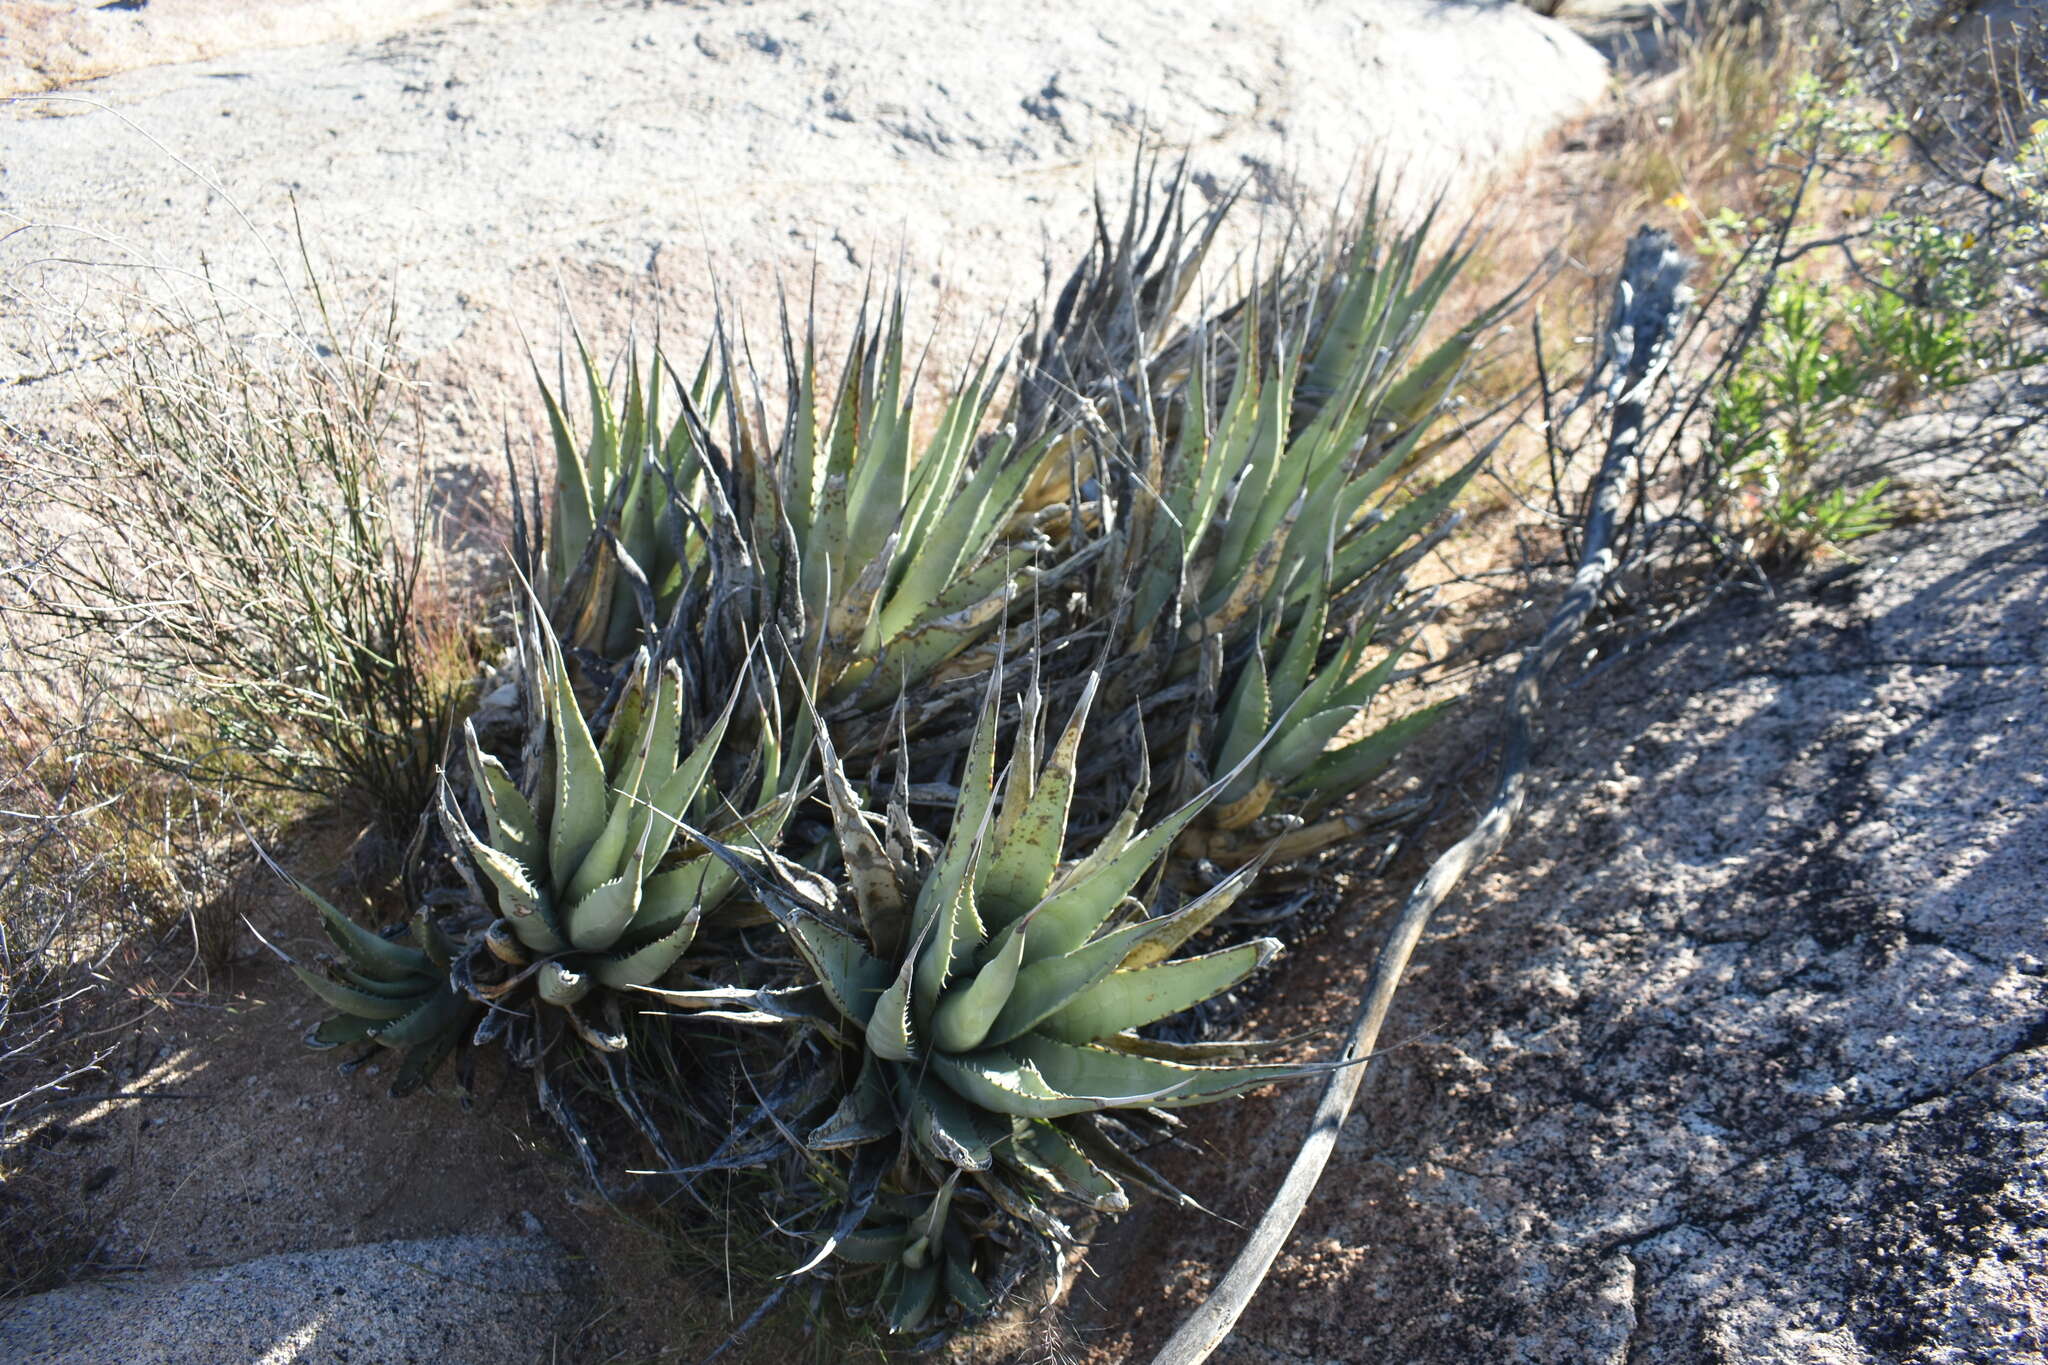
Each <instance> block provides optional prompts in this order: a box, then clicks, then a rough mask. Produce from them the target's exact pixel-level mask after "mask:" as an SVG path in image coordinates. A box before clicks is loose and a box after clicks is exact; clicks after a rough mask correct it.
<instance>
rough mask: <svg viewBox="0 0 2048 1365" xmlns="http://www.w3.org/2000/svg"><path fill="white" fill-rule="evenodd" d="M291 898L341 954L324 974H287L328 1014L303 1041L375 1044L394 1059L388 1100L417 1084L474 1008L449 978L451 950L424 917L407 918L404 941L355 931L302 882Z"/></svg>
mask: <svg viewBox="0 0 2048 1365" xmlns="http://www.w3.org/2000/svg"><path fill="white" fill-rule="evenodd" d="M297 885H298V888H299V892H300V894H301V895H303V896H305V897H306V898H307V899H308V900H310V901H311V902H312V903H313V904H314V905H315V906H317V907H318V908H319V911H320V922H321V926H322V927H323V928H324V929H326V931H327V935H328V937H329V938H331V939H332V940H333V941H334V945H335V947H336V948H338V949H340V951H341V955H342V956H341V960H340V961H339V962H337V963H335V964H334V966H333V968H332V970H330V971H328V972H325V973H320V972H314V971H312V970H310V969H308V968H306V967H304V966H302V965H300V964H299V963H296V962H294V963H292V964H291V967H292V971H293V972H294V973H295V974H296V975H297V976H298V978H299V980H301V981H303V982H304V983H305V984H306V987H307V989H308V990H310V991H312V992H313V994H314V995H316V996H318V997H319V998H320V1000H321V1001H322V1002H323V1003H325V1004H327V1005H328V1006H329V1007H331V1008H332V1009H334V1010H335V1011H336V1013H334V1014H333V1015H331V1016H329V1017H328V1018H327V1019H325V1020H323V1021H321V1023H320V1024H319V1025H317V1026H316V1027H315V1028H314V1029H313V1031H312V1032H310V1033H309V1034H307V1035H306V1042H307V1044H308V1045H310V1046H312V1047H318V1048H330V1047H341V1046H344V1045H346V1044H349V1043H362V1042H369V1043H376V1044H379V1045H381V1046H384V1047H388V1048H393V1049H395V1050H397V1051H398V1052H399V1053H400V1054H401V1060H400V1063H399V1068H398V1075H397V1078H396V1079H395V1080H393V1081H392V1083H391V1093H392V1094H393V1095H394V1096H402V1095H406V1094H410V1093H411V1092H412V1091H414V1090H416V1089H418V1088H419V1087H420V1086H422V1085H424V1084H425V1083H426V1082H427V1081H428V1080H429V1079H430V1078H431V1077H432V1076H433V1074H434V1072H435V1070H436V1069H437V1068H439V1067H440V1065H441V1063H442V1062H444V1061H446V1060H447V1058H448V1057H449V1055H450V1054H451V1053H453V1052H454V1051H455V1049H456V1047H457V1046H458V1045H459V1044H460V1043H461V1041H462V1037H463V1034H464V1033H465V1032H467V1031H468V1029H469V1027H470V1026H471V1025H472V1024H473V1023H474V1022H475V1020H476V1014H477V1010H476V1006H475V1004H474V1003H473V1002H471V1001H470V1000H468V999H467V998H465V997H464V996H463V995H462V994H461V993H460V992H459V991H457V990H456V989H455V987H454V985H453V984H452V983H451V982H450V980H449V975H448V970H449V967H450V965H451V964H452V963H453V961H454V958H455V953H456V952H457V947H456V945H455V944H454V943H453V942H452V941H451V940H450V939H449V938H448V937H447V935H446V934H444V933H443V932H442V931H441V929H440V928H439V927H438V926H436V925H435V924H434V922H433V920H432V919H431V918H429V917H428V915H427V914H426V912H424V911H422V912H420V913H419V914H417V915H415V916H414V917H413V921H412V939H413V941H412V943H410V944H407V943H401V942H398V941H396V940H394V939H389V938H385V937H383V936H382V935H379V934H375V933H372V932H371V931H369V930H368V929H365V928H363V927H362V926H361V925H359V924H357V923H356V922H355V921H354V920H352V919H350V918H349V917H348V916H347V915H345V914H343V913H342V912H341V911H340V910H338V909H336V908H335V907H334V905H333V904H332V903H330V902H329V901H327V900H325V899H324V898H322V897H321V896H320V895H319V893H317V892H315V891H314V890H313V889H312V888H311V887H309V886H306V885H305V884H304V883H297Z"/></svg>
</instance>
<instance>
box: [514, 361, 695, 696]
mask: <svg viewBox="0 0 2048 1365" xmlns="http://www.w3.org/2000/svg"><path fill="white" fill-rule="evenodd" d="M577 359H578V361H579V362H580V366H581V369H582V371H583V380H584V388H585V391H586V394H587V399H588V407H589V410H590V432H589V434H588V435H587V436H586V437H584V439H583V440H582V441H581V442H580V443H579V442H578V440H577V438H576V435H575V433H574V431H573V430H572V429H571V426H570V422H569V418H568V411H567V402H566V399H565V397H562V396H558V395H557V394H556V393H555V391H554V390H553V389H551V388H550V387H549V386H548V385H547V383H546V382H545V381H543V380H539V377H538V375H536V381H537V382H538V383H539V387H540V391H541V398H542V401H543V403H544V404H545V406H546V408H547V414H548V425H549V428H550V431H551V433H552V435H553V437H554V446H555V480H554V494H553V498H552V500H551V510H552V516H550V517H549V519H548V521H547V524H546V527H545V532H546V536H545V538H546V542H547V550H546V554H545V556H544V565H545V570H546V581H547V583H548V585H549V589H550V596H551V598H552V611H551V615H552V617H553V619H554V623H555V627H556V629H557V630H558V631H559V632H560V633H561V635H562V637H563V638H564V639H566V640H567V641H568V642H569V644H570V645H571V647H572V648H577V649H583V650H588V651H590V652H591V653H593V654H596V655H598V656H600V657H602V658H607V659H620V658H624V657H626V656H627V655H628V654H629V653H631V651H632V649H633V647H634V645H635V643H636V641H637V640H639V639H642V638H645V637H651V636H652V635H653V634H654V633H655V632H656V630H657V627H658V624H659V622H660V621H661V620H663V619H665V617H666V614H667V612H668V611H669V610H670V609H671V608H672V607H673V605H674V603H675V601H676V598H677V597H678V595H679V594H680V593H681V591H682V588H683V580H684V577H685V574H686V571H687V569H688V567H689V565H688V560H689V558H690V556H691V551H692V549H693V547H694V546H696V545H698V544H700V543H701V542H700V540H699V538H698V535H697V532H696V530H695V525H696V524H695V523H693V522H692V520H691V519H690V517H689V516H688V515H686V514H685V511H684V509H685V508H686V507H687V506H688V505H689V504H690V503H691V502H693V501H695V500H697V499H696V498H695V497H694V496H693V494H694V492H695V490H696V489H697V488H698V487H699V485H700V480H701V479H702V478H703V470H702V468H701V465H700V458H701V449H702V448H701V445H700V443H699V440H698V435H697V433H699V432H701V431H703V430H704V424H705V423H706V422H709V421H716V420H717V419H718V416H719V412H720V408H721V406H722V404H723V403H724V401H725V399H726V387H725V385H724V384H723V383H722V382H719V381H717V380H716V379H715V377H714V370H713V367H712V365H711V361H710V358H709V357H708V356H707V358H706V359H705V361H704V363H703V364H701V365H700V366H699V367H698V370H697V374H696V378H695V380H694V381H693V382H692V383H691V384H690V385H689V387H688V388H687V389H686V390H685V389H684V388H683V386H682V384H681V381H680V379H679V378H676V377H675V376H673V375H672V374H671V372H670V371H669V369H668V365H667V362H666V361H665V359H664V358H663V356H662V354H661V352H660V350H659V349H657V350H656V351H655V352H654V356H653V360H652V363H651V365H650V366H649V368H648V372H647V377H646V379H645V381H644V382H643V381H642V379H641V374H640V367H639V364H638V361H637V359H636V358H635V357H634V356H631V355H629V356H628V357H627V359H626V364H625V370H626V389H625V393H624V394H623V395H622V397H621V398H620V399H619V400H618V402H617V403H616V404H615V403H614V401H613V399H612V396H611V392H610V389H609V387H608V386H607V385H606V383H605V381H604V378H603V377H602V376H601V375H600V374H599V373H598V369H597V366H596V364H595V362H594V361H592V359H591V357H590V353H589V351H588V350H587V349H585V347H584V346H583V343H582V340H581V338H578V340H577ZM664 376H667V377H668V379H670V380H673V381H674V383H675V387H676V388H677V389H678V391H679V394H680V396H681V397H682V398H683V400H684V401H683V402H682V403H681V404H680V405H679V406H681V407H682V408H683V409H684V411H683V412H682V413H681V414H679V415H678V416H677V417H676V418H675V420H674V421H672V422H671V423H670V424H669V425H668V428H667V430H666V431H664V430H663V428H662V410H661V395H662V392H663V390H664V389H665V388H666V387H668V382H666V381H665V378H664ZM579 447H580V448H579ZM699 557H700V558H701V551H700V552H699Z"/></svg>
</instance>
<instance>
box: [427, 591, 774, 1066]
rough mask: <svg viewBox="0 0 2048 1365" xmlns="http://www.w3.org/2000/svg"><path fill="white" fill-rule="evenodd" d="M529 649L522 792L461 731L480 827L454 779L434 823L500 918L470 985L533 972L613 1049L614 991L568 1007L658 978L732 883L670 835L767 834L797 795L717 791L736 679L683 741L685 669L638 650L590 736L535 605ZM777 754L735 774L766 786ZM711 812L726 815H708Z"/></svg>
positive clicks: (522, 980) (529, 978)
mask: <svg viewBox="0 0 2048 1365" xmlns="http://www.w3.org/2000/svg"><path fill="white" fill-rule="evenodd" d="M529 656H530V657H529V661H528V662H529V671H530V673H531V676H532V683H533V686H532V687H531V688H530V696H531V700H532V705H533V707H534V709H535V711H536V713H537V717H538V719H539V720H540V722H541V724H542V725H543V726H544V729H545V736H546V738H545V741H544V743H543V745H542V746H541V753H542V758H541V761H540V762H539V763H538V764H536V765H535V767H536V769H537V771H536V773H535V777H536V779H537V780H536V781H535V782H534V783H533V785H532V787H531V788H530V789H528V790H522V789H521V788H520V786H519V785H518V784H517V783H515V782H514V781H513V779H512V777H511V774H510V773H509V772H508V771H507V769H506V768H505V766H504V764H503V763H502V762H500V761H499V760H498V759H496V758H494V757H492V756H490V755H488V754H485V753H484V752H483V751H482V749H481V747H480V746H479V744H478V742H477V738H476V733H475V730H474V729H473V728H470V727H466V728H465V739H466V741H467V749H468V759H469V766H470V772H471V776H472V779H473V781H474V790H475V792H476V796H477V800H478V804H479V805H480V806H481V807H482V811H483V816H484V825H485V828H484V832H483V833H481V834H479V833H477V832H476V831H475V830H474V829H472V828H471V827H470V825H469V823H468V821H467V820H465V819H464V818H463V816H462V814H461V810H460V808H459V806H458V804H457V802H456V801H455V799H454V794H453V792H452V790H449V789H447V788H446V787H445V786H444V790H443V800H442V804H441V810H442V817H443V821H444V825H445V827H446V829H447V830H448V833H449V835H450V838H451V840H452V841H453V842H454V843H455V844H456V845H457V846H458V847H459V848H461V849H462V851H463V853H464V854H465V855H466V856H467V859H468V861H469V864H470V866H472V867H473V868H474V869H475V872H476V873H477V874H478V875H479V877H480V879H481V880H480V883H479V890H480V891H481V892H483V894H484V896H485V899H486V900H487V902H488V903H489V904H490V905H491V906H492V907H493V908H494V909H495V910H496V912H497V915H498V918H497V919H496V920H495V921H494V922H493V923H492V924H491V925H490V927H489V928H488V929H487V930H486V931H485V932H484V934H483V944H484V947H485V948H486V949H487V950H488V953H489V955H490V957H491V958H493V959H495V961H496V962H497V963H498V964H499V966H500V967H501V969H502V970H501V971H500V972H499V973H498V974H497V976H496V978H495V979H491V980H482V979H478V980H475V981H473V983H472V989H473V990H474V991H475V992H476V993H477V994H478V996H479V997H480V998H482V999H484V1000H486V1001H489V1002H493V1003H496V1002H500V1001H503V1000H505V999H506V998H507V997H508V996H509V995H510V993H511V992H512V991H513V990H514V989H515V988H517V987H522V986H526V985H528V984H530V985H531V989H532V993H533V996H534V998H535V999H536V1000H537V1001H538V1002H540V1003H541V1004H543V1005H547V1006H553V1007H557V1008H559V1009H561V1010H563V1011H565V1012H566V1017H567V1018H568V1020H569V1021H570V1023H571V1025H572V1027H574V1028H575V1030H576V1032H577V1033H578V1034H579V1035H580V1036H582V1037H583V1039H584V1040H585V1041H586V1042H589V1043H591V1044H592V1045H593V1046H596V1047H599V1048H601V1049H604V1050H616V1049H617V1048H619V1047H622V1046H623V1045H624V1041H623V1033H622V1030H621V1028H620V1024H619V1019H618V1004H617V1001H616V1000H613V1001H611V1002H610V1005H609V1007H608V1008H607V1010H606V1011H605V1012H604V1014H603V1015H593V1014H592V1013H591V1012H590V1011H589V1010H588V1009H587V1008H581V1007H583V1006H584V1004H585V1002H586V1001H587V1000H590V999H591V998H592V997H593V994H594V993H602V992H605V991H607V990H609V991H620V990H627V989H630V988H634V987H642V986H648V985H651V984H652V983H654V982H656V981H658V980H660V979H661V977H662V976H663V975H664V974H666V973H667V972H668V971H669V970H670V968H672V967H673V966H674V965H675V963H676V962H677V961H678V959H680V958H681V957H682V955H683V954H684V953H685V952H686V951H688V949H689V948H690V946H691V944H692V943H693V942H694V941H695V938H696V934H697V930H698V927H699V925H700V923H701V922H702V920H703V917H704V916H705V915H706V914H707V913H709V912H711V911H714V910H716V909H717V908H718V907H719V906H720V905H721V904H722V903H723V902H724V901H725V900H726V898H727V897H728V896H730V894H731V893H732V890H733V888H734V886H735V884H736V883H735V881H734V878H733V875H732V872H731V869H730V868H728V867H727V866H726V865H725V864H724V863H723V862H721V861H720V860H719V859H718V858H717V857H715V856H714V855H712V854H711V853H710V852H708V851H706V850H704V849H702V848H701V847H697V846H696V845H694V844H693V843H692V841H690V840H688V839H683V840H681V842H680V843H679V833H680V831H681V830H682V829H683V828H684V827H685V822H686V821H687V820H696V821H700V822H702V823H704V824H708V825H712V826H714V827H716V828H719V829H720V830H721V831H722V832H723V833H724V834H725V835H726V836H727V837H728V838H733V839H738V838H741V837H742V836H743V835H744V836H746V837H751V838H760V839H773V838H774V837H775V835H776V834H777V833H778V832H779V830H780V827H781V822H782V821H783V820H785V819H786V818H787V816H788V813H789V811H790V809H791V808H792V806H793V804H794V798H793V797H792V796H789V795H787V794H785V795H781V796H772V797H771V798H770V799H768V800H767V801H765V802H764V803H763V804H762V805H761V806H760V807H759V808H758V809H756V810H755V811H753V812H752V813H751V814H749V815H746V816H744V817H741V816H734V815H732V814H731V812H730V807H729V805H727V803H725V802H723V801H722V800H721V799H720V794H719V792H718V789H717V784H716V782H715V780H714V764H715V761H716V760H717V759H718V758H719V757H720V754H721V752H722V750H723V747H724V744H725V739H726V734H727V731H728V728H729V726H730V723H731V721H732V719H733V713H734V711H735V710H736V708H737V707H738V705H739V702H740V699H741V697H742V695H743V691H744V689H742V690H740V691H735V692H734V693H733V694H732V695H731V696H730V697H729V698H727V700H726V703H725V706H724V708H723V709H722V710H721V711H719V712H718V713H717V714H716V715H715V716H713V717H712V718H710V720H709V722H708V724H706V725H705V727H704V729H703V733H701V734H700V735H698V736H697V738H696V740H695V742H694V743H689V744H686V743H685V742H684V737H683V725H684V713H685V707H684V697H683V676H682V672H681V670H680V669H679V668H678V667H677V665H676V664H675V663H674V662H672V661H670V662H664V663H661V664H656V663H655V662H654V661H653V659H652V658H651V656H650V655H649V654H648V652H647V651H646V650H645V649H642V650H640V651H639V652H638V653H637V654H636V655H635V657H634V660H633V662H632V664H631V665H630V667H629V668H628V670H627V672H626V676H625V678H624V681H623V684H622V686H621V688H620V689H619V694H618V696H617V699H616V701H615V702H614V703H613V706H612V718H611V723H610V725H609V727H608V728H607V730H606V733H605V738H604V742H603V743H602V744H601V745H600V744H599V743H598V742H597V741H596V740H594V739H593V737H592V735H591V731H590V726H589V724H588V723H587V722H586V721H585V719H584V717H583V713H582V711H581V710H580V709H579V707H578V705H577V701H576V696H575V692H574V689H573V688H572V687H571V685H570V681H569V677H568V670H567V668H566V666H565V664H564V661H563V657H562V651H561V648H560V646H559V645H558V644H557V643H556V641H555V640H554V638H553V635H552V633H551V632H550V631H549V629H548V627H547V624H546V622H545V620H544V619H542V618H540V616H539V614H538V613H536V614H535V629H534V632H533V635H532V637H531V648H530V649H529ZM776 752H777V751H776V748H775V746H774V745H773V744H772V743H768V744H766V745H764V746H763V748H762V750H761V753H760V758H761V760H762V761H761V763H760V764H759V765H757V767H756V770H755V771H754V772H753V773H751V774H749V775H748V777H747V781H746V785H748V786H758V787H759V788H760V789H761V790H763V791H766V792H771V793H772V792H773V791H774V790H775V787H776V781H777V776H778V773H777V768H778V766H779V765H778V764H777V763H776ZM715 811H723V812H724V814H722V815H721V817H720V818H718V819H712V818H711V812H715ZM671 855H674V856H671Z"/></svg>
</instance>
